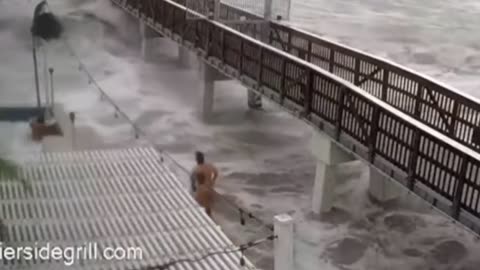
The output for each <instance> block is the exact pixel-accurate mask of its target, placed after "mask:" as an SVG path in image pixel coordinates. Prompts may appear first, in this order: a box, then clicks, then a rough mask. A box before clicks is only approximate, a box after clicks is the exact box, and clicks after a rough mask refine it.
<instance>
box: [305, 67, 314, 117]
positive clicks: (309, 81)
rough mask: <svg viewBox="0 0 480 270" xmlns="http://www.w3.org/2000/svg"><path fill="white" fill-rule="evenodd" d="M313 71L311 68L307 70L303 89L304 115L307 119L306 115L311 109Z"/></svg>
mask: <svg viewBox="0 0 480 270" xmlns="http://www.w3.org/2000/svg"><path fill="white" fill-rule="evenodd" d="M313 75H314V73H313V70H311V69H310V70H309V71H308V75H307V81H306V84H305V89H304V93H303V96H304V103H303V104H304V111H303V114H304V117H305V118H307V119H308V116H309V115H310V112H311V110H312V96H313V85H314V82H313V80H314V76H313Z"/></svg>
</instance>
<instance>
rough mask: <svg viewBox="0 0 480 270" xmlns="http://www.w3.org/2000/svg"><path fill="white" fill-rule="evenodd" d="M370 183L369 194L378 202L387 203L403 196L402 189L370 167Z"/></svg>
mask: <svg viewBox="0 0 480 270" xmlns="http://www.w3.org/2000/svg"><path fill="white" fill-rule="evenodd" d="M369 174H370V176H369V177H370V182H369V186H368V192H369V194H370V196H372V197H373V199H375V200H376V201H378V202H387V201H391V200H394V199H397V198H398V197H400V196H401V193H402V190H401V188H400V187H399V186H398V185H397V184H395V183H393V182H392V180H391V179H389V178H388V177H387V176H386V175H384V174H382V173H380V172H379V171H378V170H377V169H375V168H373V167H372V166H369Z"/></svg>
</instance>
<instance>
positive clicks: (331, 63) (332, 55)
mask: <svg viewBox="0 0 480 270" xmlns="http://www.w3.org/2000/svg"><path fill="white" fill-rule="evenodd" d="M328 60H329V65H328V71H330V73H333V67H334V66H335V51H334V50H333V48H330V59H328Z"/></svg>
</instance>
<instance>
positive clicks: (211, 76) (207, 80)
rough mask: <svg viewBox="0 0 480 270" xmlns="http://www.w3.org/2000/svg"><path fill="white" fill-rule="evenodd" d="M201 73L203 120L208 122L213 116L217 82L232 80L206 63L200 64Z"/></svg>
mask: <svg viewBox="0 0 480 270" xmlns="http://www.w3.org/2000/svg"><path fill="white" fill-rule="evenodd" d="M199 72H200V74H201V80H203V83H202V85H203V91H202V97H201V113H202V117H203V120H204V121H206V122H208V120H210V117H211V116H212V112H213V107H214V98H215V82H216V81H224V80H230V78H229V77H226V76H225V75H223V74H221V73H220V72H218V71H217V70H216V69H215V68H213V67H211V66H209V65H208V64H207V63H205V62H203V61H202V62H200V67H199Z"/></svg>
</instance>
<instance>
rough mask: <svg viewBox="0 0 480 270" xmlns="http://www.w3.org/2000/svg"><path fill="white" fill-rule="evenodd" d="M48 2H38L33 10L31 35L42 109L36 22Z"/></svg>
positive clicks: (36, 80) (38, 96) (36, 86)
mask: <svg viewBox="0 0 480 270" xmlns="http://www.w3.org/2000/svg"><path fill="white" fill-rule="evenodd" d="M46 4H47V1H45V0H44V1H42V2H40V3H38V4H37V5H36V6H35V11H34V12H33V22H32V27H31V29H30V32H31V35H32V55H33V68H34V72H35V91H36V94H37V108H38V110H39V111H40V108H41V106H42V103H41V100H40V83H39V80H38V63H37V43H38V38H37V37H36V36H35V27H36V26H35V22H36V19H37V16H38V15H39V14H40V13H41V12H42V11H43V10H44V7H45V5H46Z"/></svg>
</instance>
